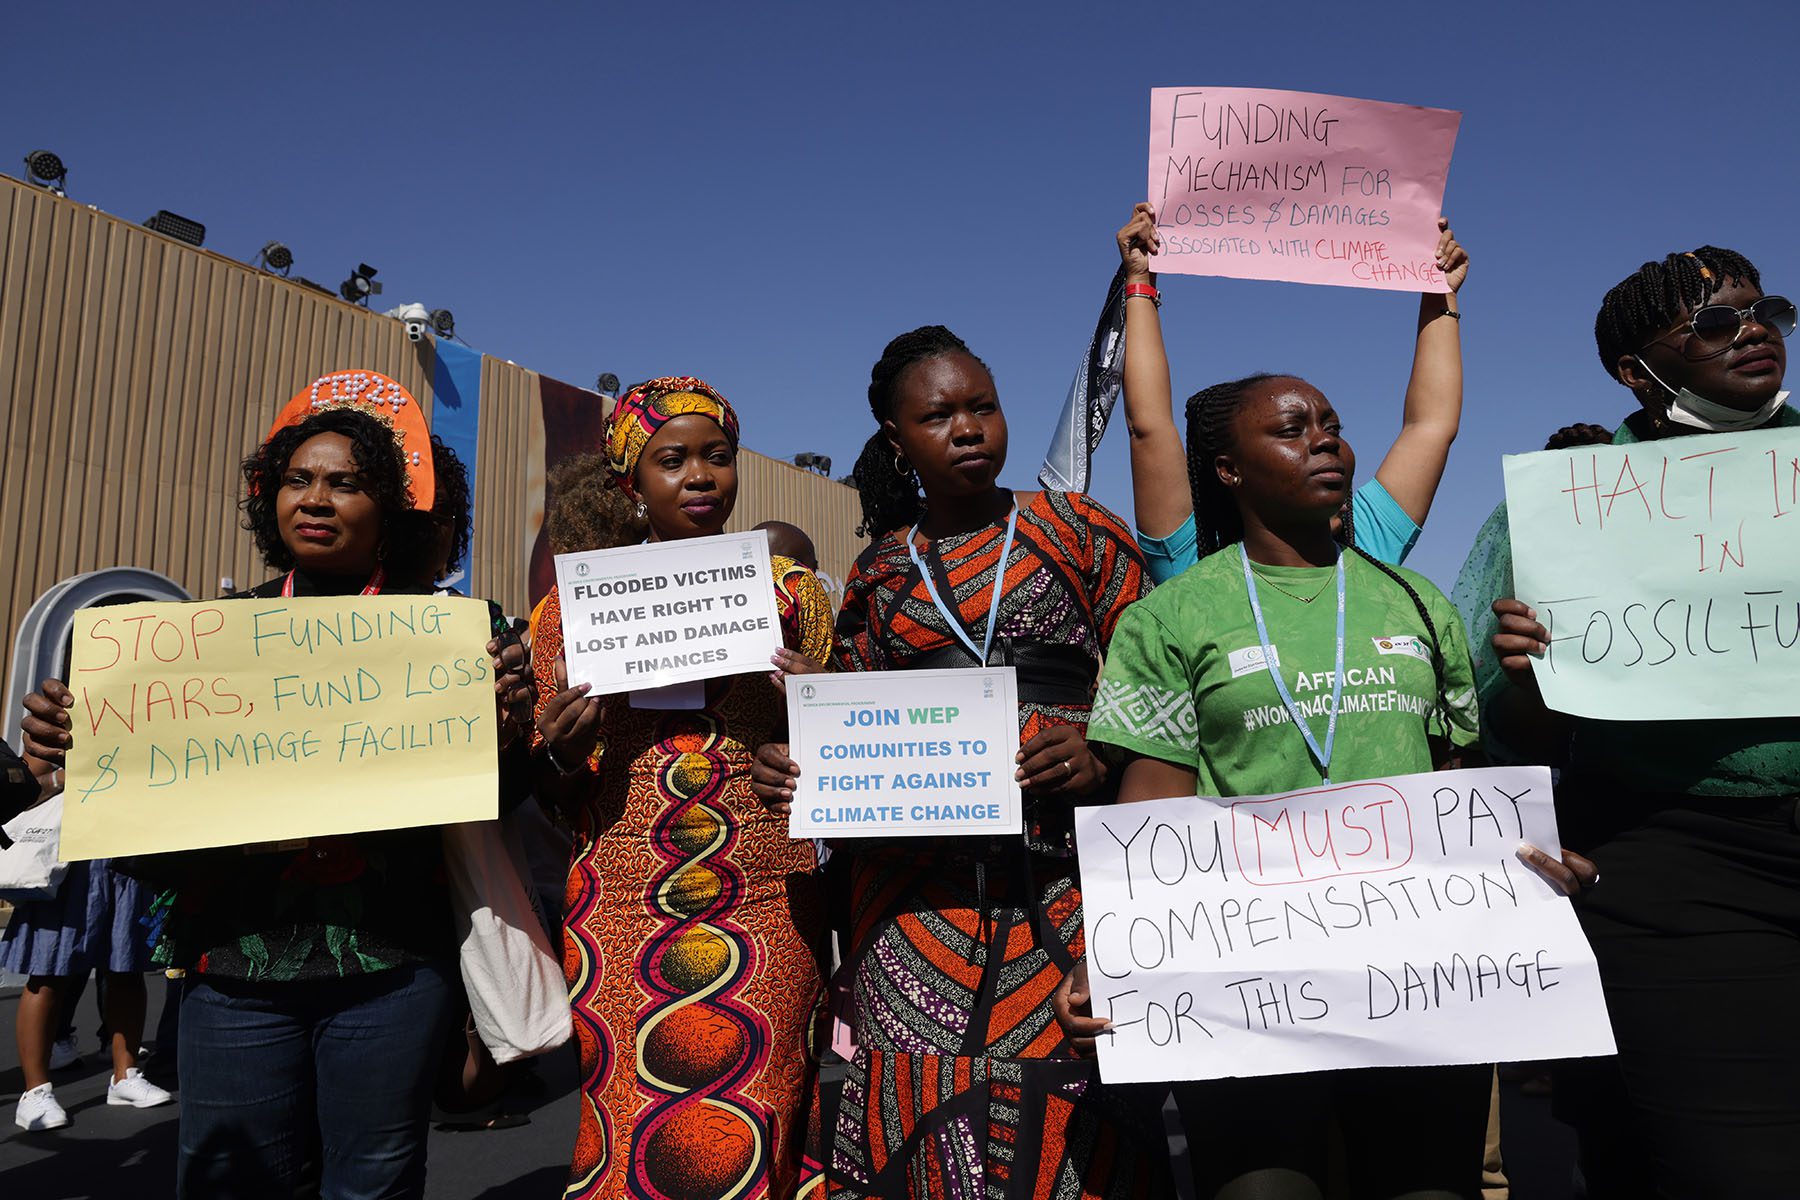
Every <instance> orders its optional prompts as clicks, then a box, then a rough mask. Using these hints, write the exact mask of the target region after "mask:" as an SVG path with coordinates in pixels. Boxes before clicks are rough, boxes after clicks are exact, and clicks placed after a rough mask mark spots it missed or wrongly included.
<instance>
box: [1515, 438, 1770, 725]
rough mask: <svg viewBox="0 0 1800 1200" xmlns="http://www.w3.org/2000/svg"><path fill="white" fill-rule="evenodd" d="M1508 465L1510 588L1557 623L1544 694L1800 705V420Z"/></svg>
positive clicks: (1663, 711)
mask: <svg viewBox="0 0 1800 1200" xmlns="http://www.w3.org/2000/svg"><path fill="white" fill-rule="evenodd" d="M1505 467H1506V510H1507V520H1508V523H1509V524H1510V526H1511V528H1512V551H1513V581H1514V584H1513V592H1514V594H1515V596H1516V598H1517V599H1520V600H1523V601H1524V602H1525V603H1526V604H1528V605H1530V606H1531V607H1532V608H1533V609H1535V610H1536V611H1537V616H1538V621H1539V622H1540V623H1541V624H1542V625H1543V626H1544V627H1545V628H1546V629H1548V630H1549V631H1550V648H1549V650H1548V652H1546V653H1545V655H1544V657H1543V660H1542V661H1541V662H1539V663H1538V664H1537V665H1536V666H1535V667H1534V668H1533V670H1532V673H1533V674H1534V675H1535V676H1536V678H1537V682H1538V687H1539V688H1540V689H1541V690H1542V691H1543V693H1544V703H1546V704H1548V705H1549V706H1550V707H1551V708H1553V709H1556V710H1557V711H1558V712H1566V713H1573V714H1575V715H1576V716H1583V717H1603V718H1606V719H1608V720H1615V721H1626V720H1636V721H1657V720H1683V719H1689V718H1696V717H1704V718H1707V719H1710V720H1717V719H1723V718H1727V717H1791V716H1796V715H1800V429H1796V428H1785V429H1760V430H1750V431H1747V432H1744V433H1713V434H1697V435H1695V436H1692V437H1676V438H1665V439H1662V440H1660V441H1655V442H1638V443H1634V444H1630V445H1623V446H1581V447H1578V448H1576V449H1573V450H1546V451H1541V452H1539V453H1536V454H1513V455H1508V456H1507V457H1506V460H1505ZM1790 516H1792V517H1794V518H1795V519H1794V520H1792V521H1789V522H1788V523H1787V524H1786V525H1783V524H1782V523H1781V522H1782V521H1783V520H1784V519H1785V518H1787V517H1790ZM1490 599H1499V597H1491V598H1490Z"/></svg>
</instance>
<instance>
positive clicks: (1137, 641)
mask: <svg viewBox="0 0 1800 1200" xmlns="http://www.w3.org/2000/svg"><path fill="white" fill-rule="evenodd" d="M1344 565H1345V575H1344V592H1345V598H1346V603H1345V618H1344V688H1343V700H1342V703H1341V707H1340V712H1339V715H1338V726H1337V741H1336V747H1335V749H1334V750H1333V752H1332V759H1331V778H1332V779H1333V780H1334V781H1349V780H1356V779H1378V778H1382V777H1384V776H1389V775H1410V774H1414V773H1416V772H1420V771H1429V770H1431V769H1432V767H1433V766H1434V764H1433V763H1432V761H1431V750H1430V746H1429V743H1428V741H1427V738H1428V737H1429V736H1431V735H1437V736H1443V735H1444V733H1445V722H1444V720H1443V719H1442V716H1441V715H1440V714H1438V713H1437V712H1436V711H1435V710H1436V708H1437V677H1436V675H1435V674H1434V672H1433V671H1432V667H1431V640H1432V631H1431V630H1427V629H1426V628H1425V626H1424V624H1423V622H1421V621H1420V620H1419V610H1418V609H1417V608H1416V607H1414V605H1413V602H1412V600H1411V598H1410V597H1408V596H1407V594H1406V592H1405V591H1404V590H1403V589H1402V588H1401V587H1400V585H1399V584H1398V583H1395V582H1394V581H1393V580H1392V579H1390V578H1388V576H1386V575H1385V574H1383V573H1382V572H1381V570H1380V569H1379V568H1377V567H1374V566H1372V565H1370V564H1369V563H1368V562H1367V561H1365V560H1364V559H1362V558H1361V557H1359V556H1357V555H1355V554H1348V555H1346V556H1345V558H1344ZM1254 570H1255V572H1256V576H1257V589H1256V592H1257V598H1258V599H1259V600H1260V601H1261V603H1262V609H1263V619H1264V621H1265V622H1266V624H1267V625H1268V630H1269V644H1270V646H1271V647H1272V649H1273V651H1274V657H1275V661H1276V663H1277V664H1278V665H1279V667H1280V669H1281V671H1282V678H1283V679H1284V680H1285V681H1286V682H1287V685H1288V692H1289V694H1290V695H1291V696H1293V698H1294V703H1295V704H1296V705H1298V706H1299V708H1300V710H1301V712H1302V714H1303V715H1304V716H1305V717H1306V720H1307V724H1308V726H1309V727H1310V728H1311V729H1312V731H1313V737H1314V739H1315V740H1316V741H1317V742H1318V743H1319V744H1320V746H1323V745H1324V744H1325V729H1326V724H1327V722H1328V720H1329V717H1330V712H1331V690H1332V668H1333V666H1334V664H1335V661H1336V657H1337V604H1336V597H1337V588H1336V583H1335V581H1336V572H1335V570H1334V569H1333V568H1331V567H1269V566H1263V565H1261V564H1256V565H1255V566H1254ZM1395 570H1396V571H1397V572H1398V573H1399V574H1400V576H1401V577H1402V578H1404V579H1405V580H1406V581H1407V582H1408V583H1410V584H1411V585H1412V587H1413V590H1414V591H1416V592H1417V593H1418V594H1419V598H1420V599H1421V600H1423V601H1424V602H1425V607H1426V610H1427V611H1428V612H1429V613H1430V614H1431V624H1432V627H1433V629H1434V630H1435V632H1436V635H1437V637H1439V638H1441V639H1442V640H1441V642H1440V643H1439V645H1440V647H1441V650H1442V654H1443V660H1444V694H1445V696H1446V697H1447V698H1448V700H1449V708H1450V721H1449V729H1448V735H1449V738H1450V740H1451V741H1452V742H1454V743H1455V744H1457V745H1461V746H1466V745H1472V744H1473V743H1474V742H1475V741H1476V739H1477V731H1476V718H1475V704H1474V670H1473V668H1472V667H1471V666H1470V663H1469V649H1468V644H1467V642H1466V641H1465V640H1464V636H1463V627H1462V621H1461V619H1460V618H1459V617H1458V616H1457V614H1456V610H1455V609H1454V608H1452V607H1451V606H1450V602H1449V601H1448V600H1446V599H1445V598H1444V594H1443V593H1442V592H1440V591H1438V590H1437V588H1435V587H1433V586H1432V585H1431V583H1430V582H1429V581H1428V580H1427V579H1426V578H1425V577H1424V576H1423V575H1420V574H1419V573H1418V572H1416V571H1409V570H1407V569H1405V568H1404V567H1398V568H1395ZM1302 596H1310V597H1313V599H1312V600H1311V601H1310V602H1304V601H1302V600H1300V599H1298V597H1302ZM1088 740H1089V741H1095V742H1106V743H1109V744H1111V745H1114V746H1120V747H1123V748H1125V749H1127V750H1131V751H1134V752H1136V753H1138V754H1144V755H1148V756H1150V757H1152V758H1160V759H1164V760H1165V761H1168V762H1172V763H1179V764H1180V765H1182V766H1191V767H1193V768H1194V770H1195V772H1196V774H1197V775H1198V776H1199V779H1198V789H1199V794H1200V795H1203V796H1253V795H1267V794H1270V793H1275V792H1289V791H1294V790H1297V789H1299V788H1306V787H1313V786H1316V785H1317V784H1318V783H1319V780H1320V778H1321V775H1320V772H1319V769H1318V764H1317V763H1316V762H1315V761H1314V760H1313V757H1312V754H1311V752H1310V751H1308V750H1307V748H1306V742H1305V739H1303V738H1302V737H1301V735H1300V731H1299V730H1297V729H1295V728H1294V727H1293V721H1292V718H1291V717H1290V716H1289V715H1288V712H1287V708H1286V706H1285V705H1284V704H1283V703H1282V700H1281V694H1280V693H1279V692H1278V691H1276V689H1275V682H1274V680H1272V679H1270V678H1269V672H1268V669H1267V667H1265V666H1264V665H1263V651H1262V643H1261V641H1260V640H1259V639H1258V637H1257V633H1256V621H1255V619H1254V618H1253V617H1252V616H1251V613H1250V600H1249V597H1248V596H1247V595H1246V594H1245V591H1244V568H1243V563H1242V561H1241V559H1240V558H1239V557H1238V550H1237V547H1236V546H1230V547H1227V548H1226V549H1225V550H1223V551H1221V552H1219V553H1217V554H1212V555H1209V556H1207V557H1206V558H1203V559H1201V560H1200V562H1199V563H1197V564H1195V565H1194V566H1193V567H1191V568H1190V569H1188V570H1187V571H1185V572H1183V573H1182V574H1180V575H1178V576H1176V577H1175V578H1174V579H1172V580H1170V581H1169V582H1167V583H1165V584H1163V585H1162V586H1161V587H1159V588H1157V589H1156V590H1155V591H1154V592H1151V593H1150V594H1149V595H1148V596H1147V597H1145V598H1144V599H1142V600H1140V601H1138V602H1137V603H1136V604H1134V605H1132V606H1131V607H1130V608H1129V609H1127V610H1125V615H1124V616H1123V617H1121V618H1120V620H1119V626H1118V629H1117V630H1116V631H1115V632H1114V633H1113V640H1112V644H1111V645H1110V646H1109V647H1108V648H1107V651H1106V670H1105V672H1104V673H1103V674H1102V675H1101V677H1100V688H1099V692H1098V694H1097V696H1096V697H1095V700H1094V711H1093V716H1092V718H1091V720H1090V722H1089V724H1088Z"/></svg>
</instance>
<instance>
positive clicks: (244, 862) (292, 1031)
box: [24, 371, 530, 1200]
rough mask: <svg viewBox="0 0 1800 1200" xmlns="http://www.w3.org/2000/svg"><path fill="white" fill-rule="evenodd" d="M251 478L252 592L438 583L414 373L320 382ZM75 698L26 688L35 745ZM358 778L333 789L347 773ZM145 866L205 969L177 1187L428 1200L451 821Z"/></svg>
mask: <svg viewBox="0 0 1800 1200" xmlns="http://www.w3.org/2000/svg"><path fill="white" fill-rule="evenodd" d="M403 447H404V448H403ZM243 478H244V485H245V493H246V494H245V498H244V500H243V502H242V507H243V511H244V524H245V527H246V528H247V529H248V530H249V531H250V532H251V533H252V535H253V536H254V537H255V539H256V544H257V549H258V550H259V551H260V553H261V555H262V557H263V560H264V561H265V562H266V563H267V564H268V566H269V567H270V568H271V569H272V570H273V571H275V572H276V575H275V577H274V578H272V579H271V580H269V581H268V582H267V583H265V584H262V585H260V586H258V587H255V588H252V589H250V590H249V591H248V592H247V593H243V595H244V596H247V597H255V598H270V597H283V596H335V597H344V598H347V599H348V600H349V602H351V603H354V602H355V601H356V598H358V597H361V596H373V595H393V594H404V595H426V594H429V593H430V590H431V587H430V584H429V583H421V582H419V580H421V579H422V578H423V577H425V576H426V575H429V574H430V571H429V569H428V568H429V566H430V564H429V563H427V562H424V561H422V556H423V554H424V553H425V551H426V550H427V549H428V543H427V542H426V541H425V540H424V539H422V538H418V537H409V536H397V535H399V534H401V533H402V532H405V531H412V530H413V526H412V524H411V522H412V521H413V520H414V518H412V517H409V516H408V515H407V514H409V513H410V512H411V511H412V510H413V509H414V507H415V501H417V502H418V503H421V504H426V505H428V504H429V501H428V500H426V497H427V496H429V495H430V493H431V491H432V490H433V488H432V484H433V481H434V468H433V464H432V456H431V453H430V448H429V443H428V441H427V440H426V434H425V430H424V425H423V420H422V418H419V417H418V405H417V402H416V401H414V400H413V398H412V397H411V395H409V394H408V393H407V392H406V391H405V389H404V388H402V387H401V386H400V385H399V384H398V383H395V382H394V381H393V380H391V379H388V378H386V377H385V376H381V375H378V374H375V373H374V372H362V371H357V372H340V373H335V374H332V375H327V376H324V377H322V378H321V379H319V380H317V381H315V382H314V384H313V385H312V386H311V387H310V388H309V389H306V390H303V391H302V392H301V393H300V394H299V395H298V396H296V397H295V398H294V399H293V400H292V401H290V403H289V405H288V406H287V408H286V409H284V410H283V412H282V414H281V416H280V417H279V418H278V419H277V421H276V424H275V427H274V428H272V429H271V430H270V432H269V435H268V437H267V438H266V439H265V440H264V442H263V443H262V445H261V446H259V447H258V448H257V449H256V451H255V452H254V453H252V454H251V455H250V457H248V458H247V459H245V460H244V463H243ZM490 609H491V606H490ZM471 650H475V651H478V650H479V647H471ZM487 651H488V654H489V655H490V656H492V657H491V659H490V660H488V663H487V665H488V666H489V667H490V668H491V670H492V672H493V685H492V686H493V688H494V692H495V705H496V720H497V722H498V727H499V731H500V732H499V735H498V739H497V740H498V742H499V746H500V751H499V752H500V779H501V791H502V795H501V799H502V801H503V802H504V801H505V800H506V798H507V795H508V793H515V794H516V793H517V792H519V791H520V790H522V784H523V783H524V762H523V758H522V754H523V751H524V748H525V738H524V737H523V736H522V735H523V734H524V732H525V729H524V728H523V726H522V723H521V722H519V721H518V720H516V717H517V715H518V713H519V708H518V705H519V703H520V701H521V700H523V701H525V702H526V706H527V707H526V710H527V711H528V710H529V704H528V701H529V695H530V692H529V688H530V683H529V675H528V674H527V672H526V671H525V664H524V655H523V651H522V650H521V649H520V648H518V647H517V646H503V645H502V644H501V643H500V642H499V641H498V640H494V641H490V642H488V643H487ZM344 653H345V654H346V655H349V654H351V653H353V651H352V650H350V649H349V648H346V649H345V651H344ZM346 661H348V660H346ZM72 703H73V698H72V697H71V696H70V695H69V692H68V689H67V688H66V687H65V686H64V685H62V684H61V683H59V682H57V681H55V680H50V681H46V683H45V684H44V687H43V690H42V691H41V692H40V693H35V694H33V695H32V696H30V697H28V698H27V699H26V710H27V714H28V715H27V718H26V720H25V722H24V729H25V733H26V738H27V747H28V749H30V751H31V752H32V753H33V754H35V755H37V756H39V757H43V758H46V759H50V760H53V761H58V762H60V761H61V758H62V756H63V755H64V754H65V753H66V752H67V750H68V748H69V747H70V746H71V745H72V744H73V739H74V737H75V732H74V730H73V729H72V726H71V722H70V719H69V708H70V706H71V704H72ZM352 769H353V768H343V769H341V770H340V771H339V772H338V774H339V775H341V776H342V779H341V780H339V781H338V782H337V783H336V784H334V786H349V776H348V774H347V772H348V771H349V770H352ZM133 867H134V870H136V871H137V872H138V874H139V875H140V877H142V878H145V879H150V880H155V881H156V882H157V883H158V884H159V885H161V886H164V887H168V888H170V889H171V892H170V894H169V895H168V896H167V898H166V899H167V915H166V919H165V920H164V923H163V927H162V940H161V942H160V943H159V945H158V948H157V956H158V957H159V959H161V960H162V961H163V962H165V963H166V964H167V965H170V966H174V967H179V968H183V969H185V970H186V971H187V980H186V995H185V997H184V999H183V1002H182V1013H181V1032H180V1040H181V1054H180V1057H181V1069H182V1080H181V1084H182V1086H181V1097H180V1100H181V1131H180V1146H179V1150H178V1154H177V1161H176V1192H177V1195H178V1196H180V1197H182V1198H183V1200H187V1198H189V1197H196V1198H198V1197H205V1198H207V1200H220V1198H232V1200H235V1198H238V1197H243V1198H255V1200H267V1198H269V1197H287V1196H293V1195H296V1194H297V1193H300V1192H303V1191H305V1190H307V1189H308V1188H309V1187H310V1184H311V1183H312V1182H313V1180H312V1179H310V1178H309V1177H310V1176H311V1174H312V1172H313V1170H314V1168H315V1165H316V1168H317V1171H318V1174H317V1178H316V1183H317V1188H318V1194H319V1195H320V1196H321V1197H323V1198H324V1200H347V1198H350V1197H363V1196H371V1195H381V1196H389V1197H414V1198H416V1197H420V1196H423V1194H424V1187H425V1135H426V1122H427V1117H428V1114H429V1111H430V1100H431V1085H432V1080H433V1078H434V1076H435V1073H436V1069H437V1066H438V1060H439V1054H440V1048H441V1045H442V1037H443V1033H444V1026H445V1024H446V1022H447V1021H448V1019H449V1017H450V1006H451V1003H452V996H453V994H454V991H455V985H454V980H455V977H456V974H457V967H456V944H455V940H454V932H453V922H452V914H451V907H450V904H451V901H450V897H449V893H448V889H447V885H446V882H445V874H444V861H443V840H442V836H441V833H440V831H439V830H438V829H437V828H436V827H426V828H418V829H401V830H388V831H382V832H376V833H360V834H348V835H334V836H323V837H314V838H310V839H307V840H306V842H305V844H304V845H302V846H299V847H295V846H293V845H292V844H291V843H281V844H277V845H253V846H233V847H224V848H219V849H213V850H200V851H190V852H183V853H178V854H171V855H158V856H153V857H149V858H143V859H138V860H136V861H135V863H134V864H133ZM371 1047H377V1048H378V1050H376V1051H374V1052H372V1051H371ZM372 1054H373V1057H372Z"/></svg>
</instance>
